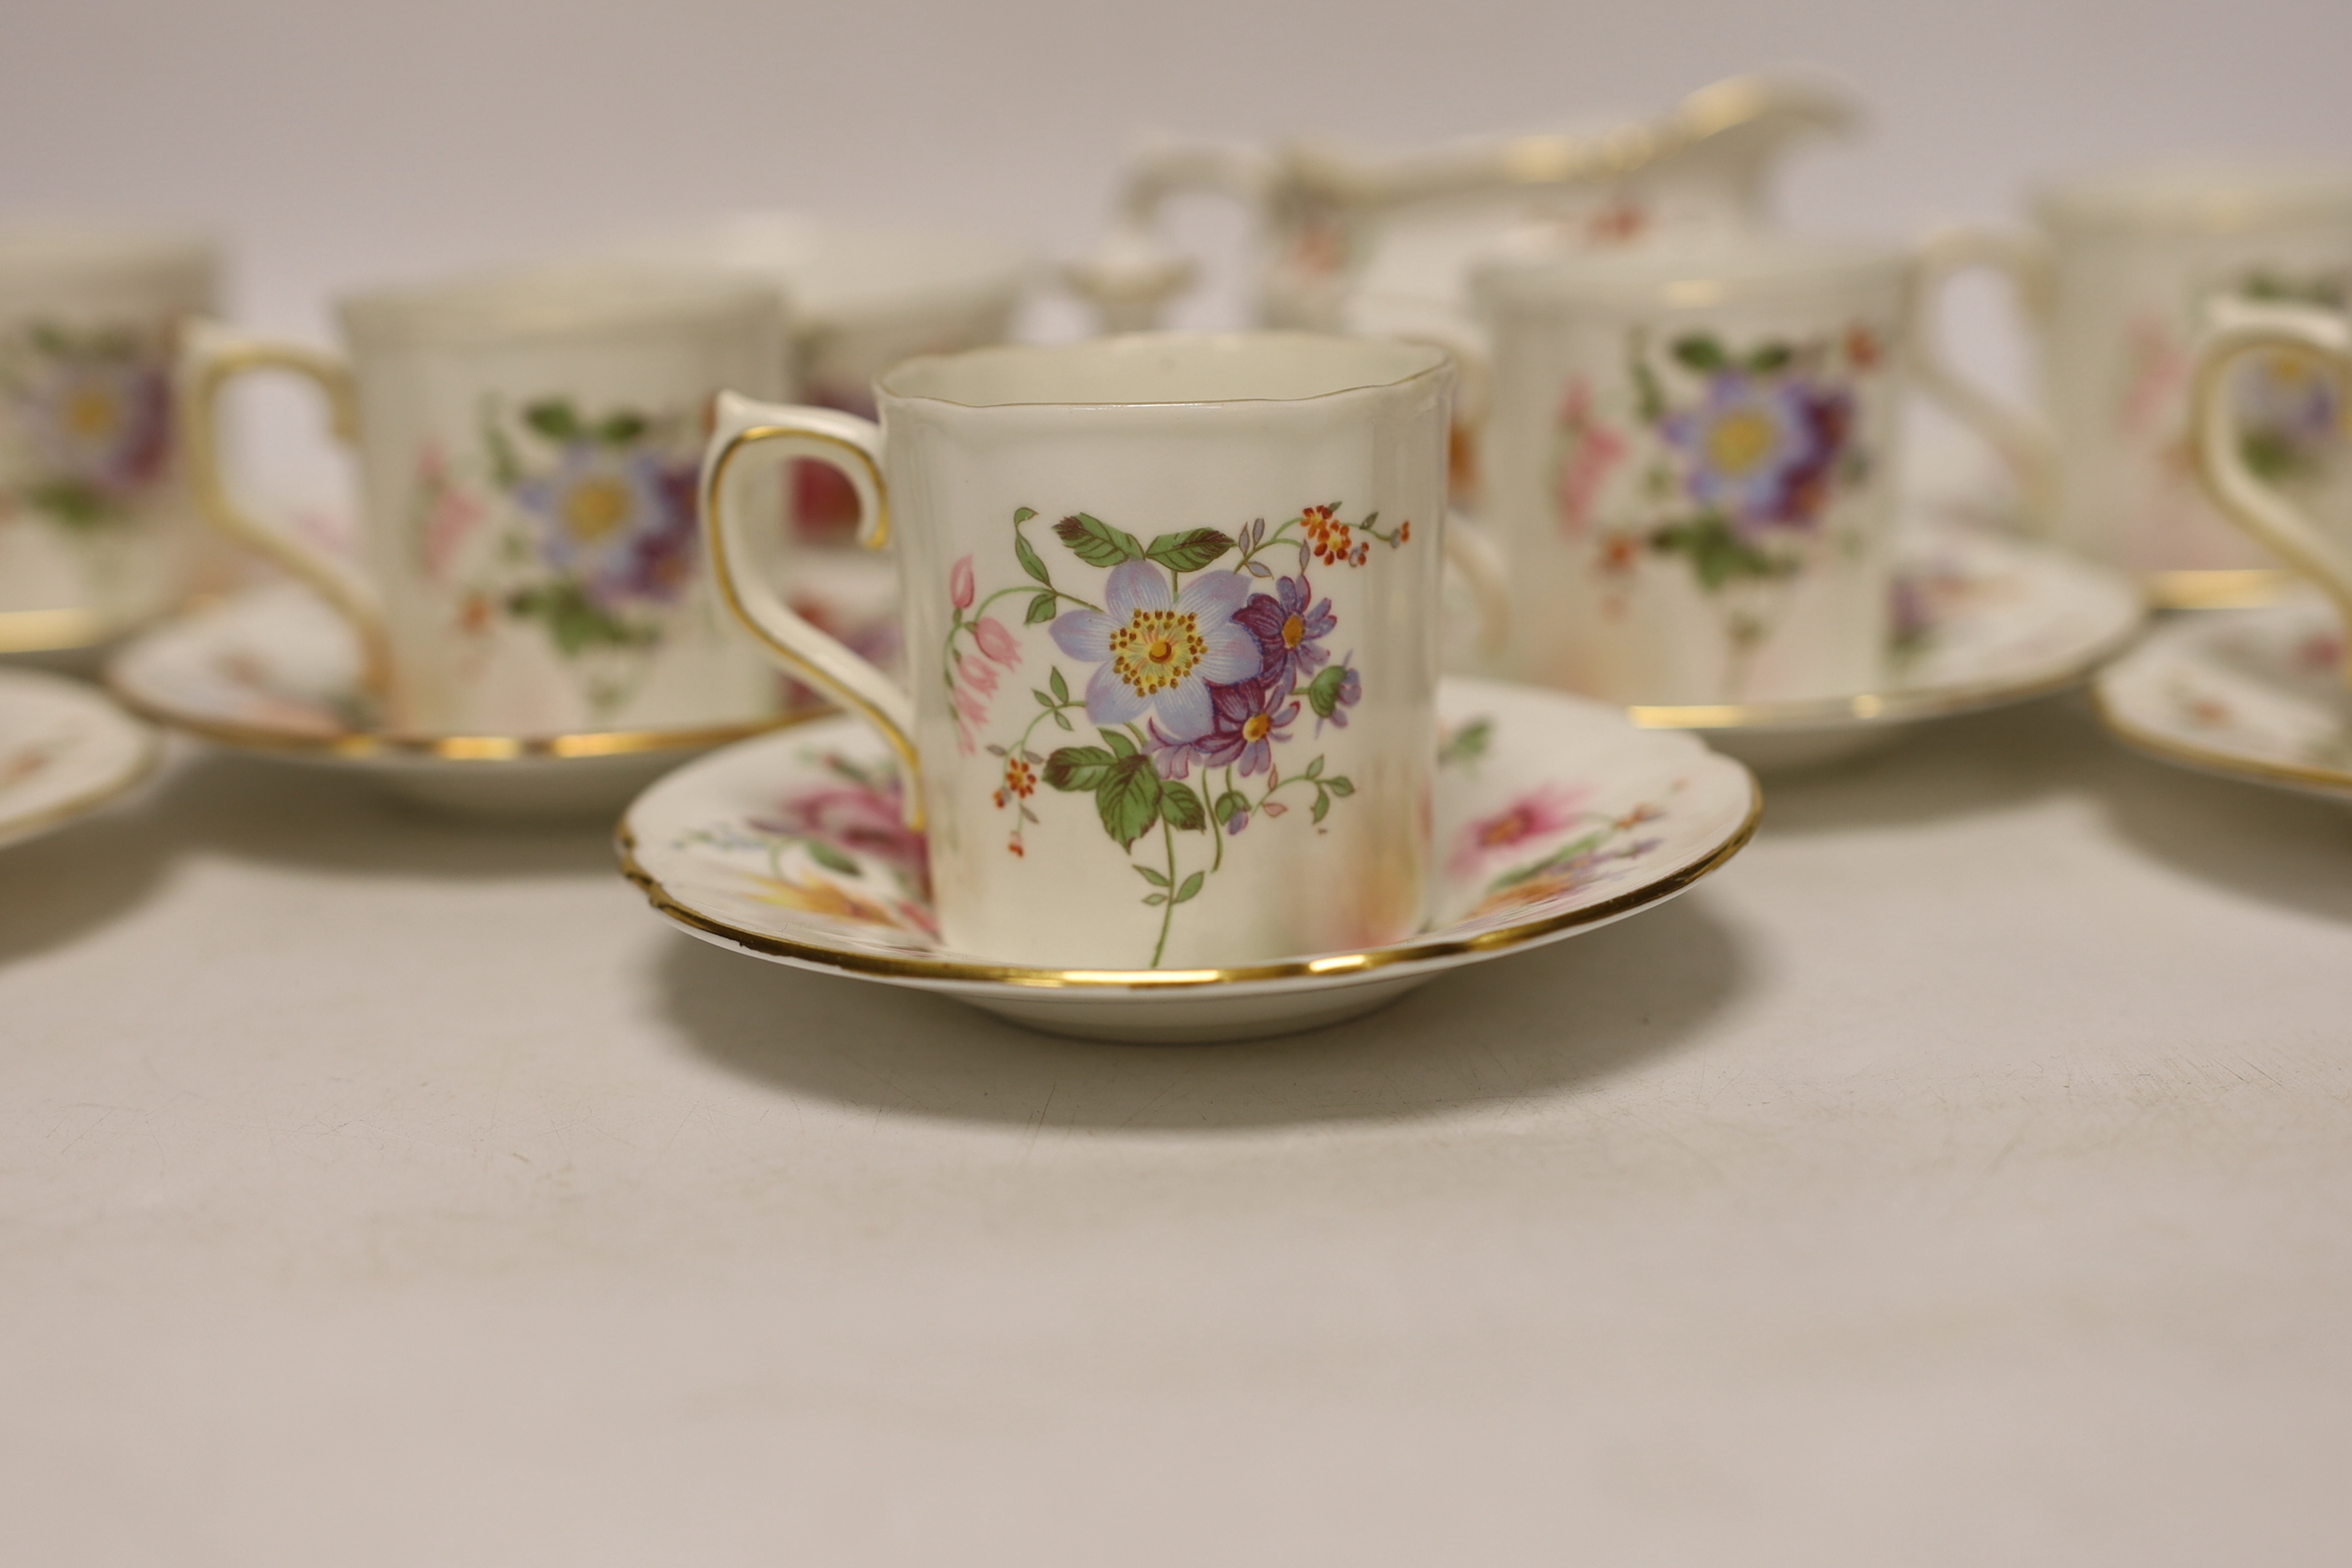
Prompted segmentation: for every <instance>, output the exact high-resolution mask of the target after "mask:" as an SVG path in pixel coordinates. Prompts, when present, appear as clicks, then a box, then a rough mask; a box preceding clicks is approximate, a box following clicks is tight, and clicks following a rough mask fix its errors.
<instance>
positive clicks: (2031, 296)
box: [1911, 227, 2058, 537]
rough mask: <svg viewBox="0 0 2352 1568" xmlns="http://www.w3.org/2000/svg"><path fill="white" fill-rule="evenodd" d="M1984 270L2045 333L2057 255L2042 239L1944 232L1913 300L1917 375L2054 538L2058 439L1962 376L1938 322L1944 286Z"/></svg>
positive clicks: (1925, 252)
mask: <svg viewBox="0 0 2352 1568" xmlns="http://www.w3.org/2000/svg"><path fill="white" fill-rule="evenodd" d="M1979 267H1982V268H1990V269H1992V270H1993V271H1995V272H1998V273H2000V275H2001V276H2002V277H2004V278H2006V279H2009V283H2010V287H2011V290H2012V291H2013V292H2014V294H2015V296H2016V300H2017V304H2018V308H2019V310H2020V312H2021V314H2022V315H2023V316H2024V318H2025V321H2026V322H2027V324H2028V326H2029V328H2031V329H2032V330H2033V331H2034V332H2035V333H2036V335H2039V332H2040V329H2041V328H2042V325H2043V324H2044V322H2045V321H2047V319H2048V316H2049V303H2050V249H2049V247H2048V245H2047V244H2046V243H2044V242H2043V240H2042V238H2041V237H2040V236H2038V235H2035V234H2032V233H2029V232H2027V231H2025V230H2022V229H2010V228H1979V227H1964V228H1948V229H1943V230H1940V231H1938V232H1937V233H1935V234H1932V235H1929V236H1928V237H1927V239H1926V240H1925V241H1924V242H1922V244H1921V245H1920V247H1919V268H1918V274H1917V276H1916V279H1914V283H1913V292H1912V300H1911V342H1912V351H1911V365H1912V370H1913V372H1914V373H1915V374H1916V375H1917V376H1918V378H1919V383H1920V385H1921V386H1922V387H1923V388H1925V389H1926V391H1927V395H1929V396H1930V397H1932V398H1934V399H1935V400H1936V401H1937V403H1939V404H1941V405H1943V406H1944V408H1945V409H1946V410H1947V411H1948V412H1949V413H1950V414H1951V416H1952V417H1953V418H1955V419H1957V420H1958V421H1959V422H1960V423H1961V424H1962V425H1964V426H1967V427H1968V428H1969V429H1970V430H1972V431H1974V432H1975V433H1976V435H1977V436H1978V437H1979V439H1981V440H1982V441H1984V443H1985V444H1986V445H1987V446H1989V447H1992V449H1993V450H1994V451H1995V452H1997V453H1999V454H2000V457H2001V458H2002V460H2003V461H2004V462H2006V463H2007V464H2008V466H2009V468H2010V471H2011V474H2013V475H2014V476H2015V478H2016V481H2017V488H2018V493H2019V497H2020V500H2021V503H2022V505H2023V508H2024V511H2025V516H2026V521H2027V522H2028V524H2029V525H2030V527H2031V528H2032V531H2034V532H2036V533H2038V534H2042V535H2043V536H2045V537H2046V536H2047V535H2048V534H2049V533H2050V532H2051V531H2052V530H2053V528H2054V527H2055V526H2056V524H2057V513H2058V437H2057V436H2056V434H2055V433H2054V432H2053V430H2052V429H2051V428H2050V426H2049V424H2048V422H2047V421H2046V420H2044V419H2043V418H2042V416H2039V415H2037V414H2033V413H2031V412H2029V411H2028V410H2025V409H2022V408H2018V407H2014V406H2012V405H2009V404H2007V403H2004V402H2002V401H2001V400H2000V399H1999V398H1996V397H1994V396H1993V395H1991V394H1990V393H1988V392H1986V391H1985V390H1984V389H1983V388H1981V387H1979V385H1977V384H1976V383H1975V382H1974V381H1972V380H1970V379H1969V377H1968V376H1966V375H1964V374H1961V372H1960V370H1959V368H1958V366H1957V365H1955V364H1954V363H1952V360H1951V356H1950V355H1949V354H1948V353H1946V352H1945V348H1944V339H1943V333H1942V331H1940V330H1939V327H1938V323H1937V317H1936V310H1937V305H1938V304H1939V302H1940V301H1941V300H1942V299H1943V294H1944V286H1945V285H1946V284H1947V283H1948V282H1950V281H1951V279H1953V278H1955V277H1957V276H1958V275H1959V274H1960V273H1962V272H1967V271H1971V270H1974V269H1975V268H1979Z"/></svg>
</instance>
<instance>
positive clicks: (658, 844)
mask: <svg viewBox="0 0 2352 1568" xmlns="http://www.w3.org/2000/svg"><path fill="white" fill-rule="evenodd" d="M1439 709H1440V712H1441V716H1442V717H1443V719H1444V722H1445V724H1446V735H1447V740H1446V745H1445V750H1444V752H1443V754H1442V758H1441V764H1440V766H1439V768H1438V773H1437V779H1438V787H1437V802H1436V821H1435V831H1436V835H1437V842H1436V847H1437V853H1436V856H1435V859H1436V861H1437V863H1438V866H1439V868H1440V886H1439V888H1438V890H1437V894H1436V898H1435V900H1434V907H1435V908H1436V910H1437V911H1438V921H1437V923H1435V924H1433V926H1431V927H1430V929H1429V930H1427V931H1423V933H1422V934H1421V935H1419V936H1416V937H1413V938H1411V939H1409V940H1407V941H1404V942H1395V943H1391V944H1390V945H1388V946H1385V947H1378V948H1372V949H1370V950H1368V951H1366V952H1349V953H1326V954H1318V955H1303V956H1300V957H1297V958H1291V959H1284V960H1277V961H1275V962H1272V963H1263V964H1257V965H1253V966H1250V967H1247V968H1237V969H1223V970H1215V969H1210V970H1177V971H1166V970H1157V971H1155V970H1141V971H1124V970H1122V971H1104V970H1065V969H1045V968H1036V967H1030V966H1026V965H1019V964H1007V963H998V962H996V961H994V960H991V959H985V958H979V957H975V956H972V955H970V954H966V953H959V952H950V951H947V950H945V949H943V948H941V947H940V945H939V944H938V942H936V941H935V940H934V938H933V937H932V935H931V934H930V932H931V923H930V914H929V904H928V901H927V896H926V893H925V890H924V887H923V873H922V867H921V846H920V841H919V839H916V838H913V837H911V836H908V835H906V834H904V833H903V832H902V831H901V830H899V829H898V804H897V795H896V791H897V782H896V777H895V774H894V773H893V772H892V769H891V765H890V763H889V760H888V759H889V752H888V751H887V748H886V747H885V745H884V744H883V742H881V741H879V740H878V739H877V738H876V737H875V736H874V735H873V733H872V732H871V731H868V730H867V729H866V727H865V726H864V725H862V724H861V723H859V722H858V721H856V720H854V719H849V718H845V717H840V716H835V717H830V718H825V719H821V720H818V721H814V722H812V723H809V724H807V725H805V726H803V727H802V728H800V729H798V730H795V731H793V732H791V733H789V734H778V735H765V736H761V737H760V738H758V739H756V740H751V741H745V742H740V743H739V744H736V745H732V746H730V747H728V748H727V749H726V750H724V751H721V752H716V753H714V754H713V755H711V756H709V757H705V758H703V759H702V760H701V761H699V762H697V763H689V764H688V765H687V766H685V767H683V768H680V769H679V770H678V771H677V772H676V773H671V774H670V775H668V776H667V778H664V779H663V780H662V781H661V782H660V783H658V784H655V785H654V786H653V787H652V788H651V789H649V790H647V791H646V793H645V795H642V796H640V797H639V798H638V800H637V802H636V804H635V805H632V806H630V807H629V811H628V815H627V816H626V817H625V818H624V819H623V821H622V824H621V830H620V836H619V847H620V853H621V865H622V869H623V871H624V873H625V875H626V876H627V877H628V878H629V879H631V880H632V881H634V882H635V883H636V884H637V885H638V886H639V887H640V888H642V889H644V890H645V893H646V898H647V899H648V900H650V901H651V902H652V904H653V906H654V908H655V909H656V910H657V911H659V912H660V913H661V914H662V915H664V916H665V917H667V919H668V920H670V921H673V922H674V923H676V924H677V925H679V926H681V927H683V928H684V929H685V930H687V931H688V932H690V933H692V934H693V935H695V936H698V937H700V938H702V939H703V940H705V941H707V942H715V943H717V944H718V945H719V946H721V947H729V948H733V949H734V950H736V951H737V952H744V953H749V954H750V955H751V956H752V957H754V958H764V959H769V960H772V961H773V962H775V963H789V964H793V965H795V966H797V967H800V968H803V969H814V970H820V971H824V972H827V973H835V974H841V975H845V976H847V977H849V978H851V979H856V980H869V981H878V982H880V983H881V984H886V985H905V986H911V987H913V988H915V989H918V990H925V991H938V992H944V993H945V994H949V995H951V996H954V997H956V998H958V999H959V1000H961V1001H964V1002H969V1003H971V1005H974V1006H977V1007H981V1008H984V1009H985V1010H987V1011H989V1012H991V1013H995V1014H998V1015H1001V1016H1004V1017H1007V1018H1011V1019H1013V1020H1015V1021H1016V1022H1019V1023H1023V1024H1027V1025H1029V1026H1033V1027H1035V1028H1039V1029H1046V1030H1050V1031H1052V1032H1054V1033H1056V1034H1067V1035H1081V1036H1087V1037H1094V1038H1099V1039H1115V1040H1155V1041H1190V1040H1226V1039H1246V1038H1249V1037H1254V1036H1259V1035H1274V1034H1282V1033H1285V1032H1286V1031H1289V1030H1293V1029H1306V1028H1312V1027H1315V1026H1318V1025H1322V1024H1329V1023H1336V1022H1338V1021H1339V1020H1340V1019H1343V1018H1349V1017H1353V1016H1356V1015H1357V1014H1360V1013H1364V1012H1368V1011H1370V1009H1372V1008H1374V1007H1377V1006H1379V1005H1381V1003H1383V1002H1386V1001H1388V1000H1390V999H1391V998H1392V997H1395V996H1397V995H1400V994H1402V993H1404V992H1405V991H1408V990H1410V989H1411V988H1412V987H1413V986H1415V985H1418V984H1421V983H1422V982H1423V981H1425V980H1428V979H1431V978H1433V977H1434V976H1435V975H1438V974H1440V973H1444V972H1445V971H1446V970H1449V969H1456V968H1459V967H1461V966H1462V965H1464V964H1468V963H1478V962H1479V961H1481V960H1482V959H1486V958H1492V957H1495V956H1496V955H1497V954H1500V953H1504V952H1513V951H1516V950H1518V949H1520V948H1525V947H1530V946H1534V945H1537V944H1538V943H1542V942H1557V941H1559V940H1561V939H1563V938H1566V937H1570V936H1575V935H1577V934H1578V933H1580V932H1581V931H1591V930H1592V929H1594V928H1595V927H1597V926H1601V925H1605V924H1607V923H1608V922H1610V921H1615V920H1621V919H1622V918H1623V917H1625V916H1627V915H1630V914H1633V913H1635V912H1636V911H1638V910H1644V909H1647V908H1649V907H1651V906H1652V905H1654V904H1657V903H1662V902H1664V900H1667V899H1670V898H1672V897H1674V896H1675V894H1676V893H1679V892H1681V891H1682V890H1683V889H1685V888H1687V887H1689V886H1690V885H1691V884H1692V883H1693V882H1695V881H1696V880H1698V879H1699V878H1701V877H1704V876H1706V874H1707V873H1708V872H1709V871H1712V870H1714V869H1715V868H1717V866H1720V865H1722V864H1723V863H1724V862H1725V861H1726V860H1728V859H1729V858H1731V857H1732V856H1733V855H1734V854H1736V853H1738V849H1739V847H1741V846H1742V845H1744V844H1746V843H1747V842H1748V835H1749V834H1751V833H1752V832H1754V830H1755V827H1756V820H1757V817H1758V815H1759V812H1760V810H1761V797H1760V795H1759V793H1758V791H1757V788H1756V782H1755V780H1754V779H1753V778H1752V777H1750V776H1749V774H1748V770H1747V769H1745V768H1743V767H1741V766H1740V765H1739V764H1738V763H1735V762H1731V761H1729V760H1727V759H1726V758H1723V757H1719V756H1717V755H1715V754H1714V753H1713V752H1709V751H1708V750H1707V749H1706V747H1705V746H1704V745H1702V744H1700V743H1699V742H1697V741H1696V740H1695V739H1693V738H1692V737H1689V736H1686V735H1671V734H1660V733H1656V732H1654V731H1642V730H1637V729H1635V728H1633V726H1632V725H1630V724H1628V723H1627V722H1626V721H1625V719H1624V716H1623V714H1622V712H1620V711H1619V710H1616V709H1614V708H1611V707H1608V706H1605V705H1603V704H1601V703H1598V702H1593V701H1590V700H1585V699H1583V698H1579V697H1569V696H1565V695H1563V694H1561V693H1559V692H1554V691H1544V690H1538V689H1534V688H1531V687H1521V686H1507V685H1502V684H1499V683H1496V682H1489V681H1479V680H1462V679H1448V680H1447V681H1446V682H1445V683H1444V687H1443V688H1442V689H1441V691H1440V695H1439ZM819 801H821V802H822V803H823V809H819V808H818V806H817V805H816V804H815V803H817V802H819ZM796 807H797V810H796V809H795V808H796Z"/></svg>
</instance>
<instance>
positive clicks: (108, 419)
mask: <svg viewBox="0 0 2352 1568" xmlns="http://www.w3.org/2000/svg"><path fill="white" fill-rule="evenodd" d="M64 412H65V418H66V428H67V429H68V430H70V431H72V432H73V433H74V434H75V435H77V436H79V437H84V438H86V439H89V438H97V437H105V436H109V435H111V434H112V433H113V431H114V427H115V426H116V425H117V424H119V423H120V422H121V414H122V411H121V407H120V406H118V405H116V403H115V401H114V395H113V394H112V393H110V392H108V391H107V390H106V389H105V388H103V387H98V386H86V387H83V388H82V389H81V390H80V391H79V392H76V393H75V394H74V395H72V396H70V397H68V398H67V399H66V405H65V411H64Z"/></svg>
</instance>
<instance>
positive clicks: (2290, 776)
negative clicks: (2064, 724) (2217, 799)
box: [2091, 687, 2352, 795]
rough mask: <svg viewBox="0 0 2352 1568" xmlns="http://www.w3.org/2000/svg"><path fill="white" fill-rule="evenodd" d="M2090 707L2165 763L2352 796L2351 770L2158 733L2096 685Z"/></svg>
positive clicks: (2119, 735)
mask: <svg viewBox="0 0 2352 1568" xmlns="http://www.w3.org/2000/svg"><path fill="white" fill-rule="evenodd" d="M2091 706H2092V708H2093V709H2094V710H2095V711H2096V712H2097V714H2098V716H2099V722H2100V723H2101V724H2102V725H2104V726H2105V728H2106V731H2107V733H2109V734H2111V735H2113V736H2115V737H2116V739H2117V740H2119V741H2121V742H2124V743H2125V744H2126V745H2127V746H2130V747H2132V748H2134V749H2135V750H2137V751H2142V752H2147V753H2148V754H2149V755H2150V756H2153V757H2158V758H2160V759H2162V760H2163V761H2165V762H2169V763H2181V764H2183V765H2185V766H2188V767H2191V768H2195V769H2198V770H2200V772H2204V773H2221V774H2225V775H2228V776H2231V777H2234V778H2242V779H2253V780H2257V781H2259V782H2261V783H2263V784H2291V785H2298V786H2301V787H2304V788H2309V789H2322V790H2326V791H2328V792H2330V793H2331V794H2336V795H2352V773H2347V772H2345V771H2343V770H2341V769H2336V768H2324V767H2320V766H2318V765H2317V764H2315V763H2273V762H2264V761H2263V760H2262V759H2261V758H2259V757H2249V756H2246V755H2245V754H2243V753H2242V752H2224V751H2218V750H2215V749H2213V748H2210V747H2207V746H2200V745H2197V744H2195V743H2194V742H2189V741H2184V740H2181V739H2180V738H2179V736H2176V735H2165V734H2159V733H2158V732H2157V731H2154V730H2148V729H2144V728H2142V727H2141V726H2139V725H2137V724H2135V723H2133V722H2132V721H2130V720H2128V719H2126V718H2125V717H2124V716H2123V715H2122V714H2120V713H2118V712H2116V708H2115V705H2114V704H2113V703H2112V702H2111V701H2109V700H2108V699H2107V694H2106V693H2105V692H2104V691H2102V690H2100V689H2098V688H2097V687H2093V688H2092V689H2091Z"/></svg>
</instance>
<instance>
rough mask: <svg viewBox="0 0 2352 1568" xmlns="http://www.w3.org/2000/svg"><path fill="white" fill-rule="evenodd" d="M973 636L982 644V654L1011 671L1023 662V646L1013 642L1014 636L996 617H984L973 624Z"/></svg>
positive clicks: (974, 639)
mask: <svg viewBox="0 0 2352 1568" xmlns="http://www.w3.org/2000/svg"><path fill="white" fill-rule="evenodd" d="M971 636H972V640H973V641H975V642H977V643H978V644H980V651H981V652H982V653H984V654H986V655H987V656H988V657H989V658H992V659H994V660H995V661H996V662H997V663H999V664H1001V665H1003V667H1004V668H1007V669H1011V668H1013V667H1015V666H1016V665H1018V664H1019V663H1020V662H1021V645H1020V644H1019V643H1017V642H1014V641H1013V634H1012V633H1011V632H1008V631H1006V630H1005V629H1004V623H1003V622H1002V621H1000V620H998V619H997V618H996V617H995V616H981V617H980V619H979V620H977V621H975V622H973V623H972V627H971Z"/></svg>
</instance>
